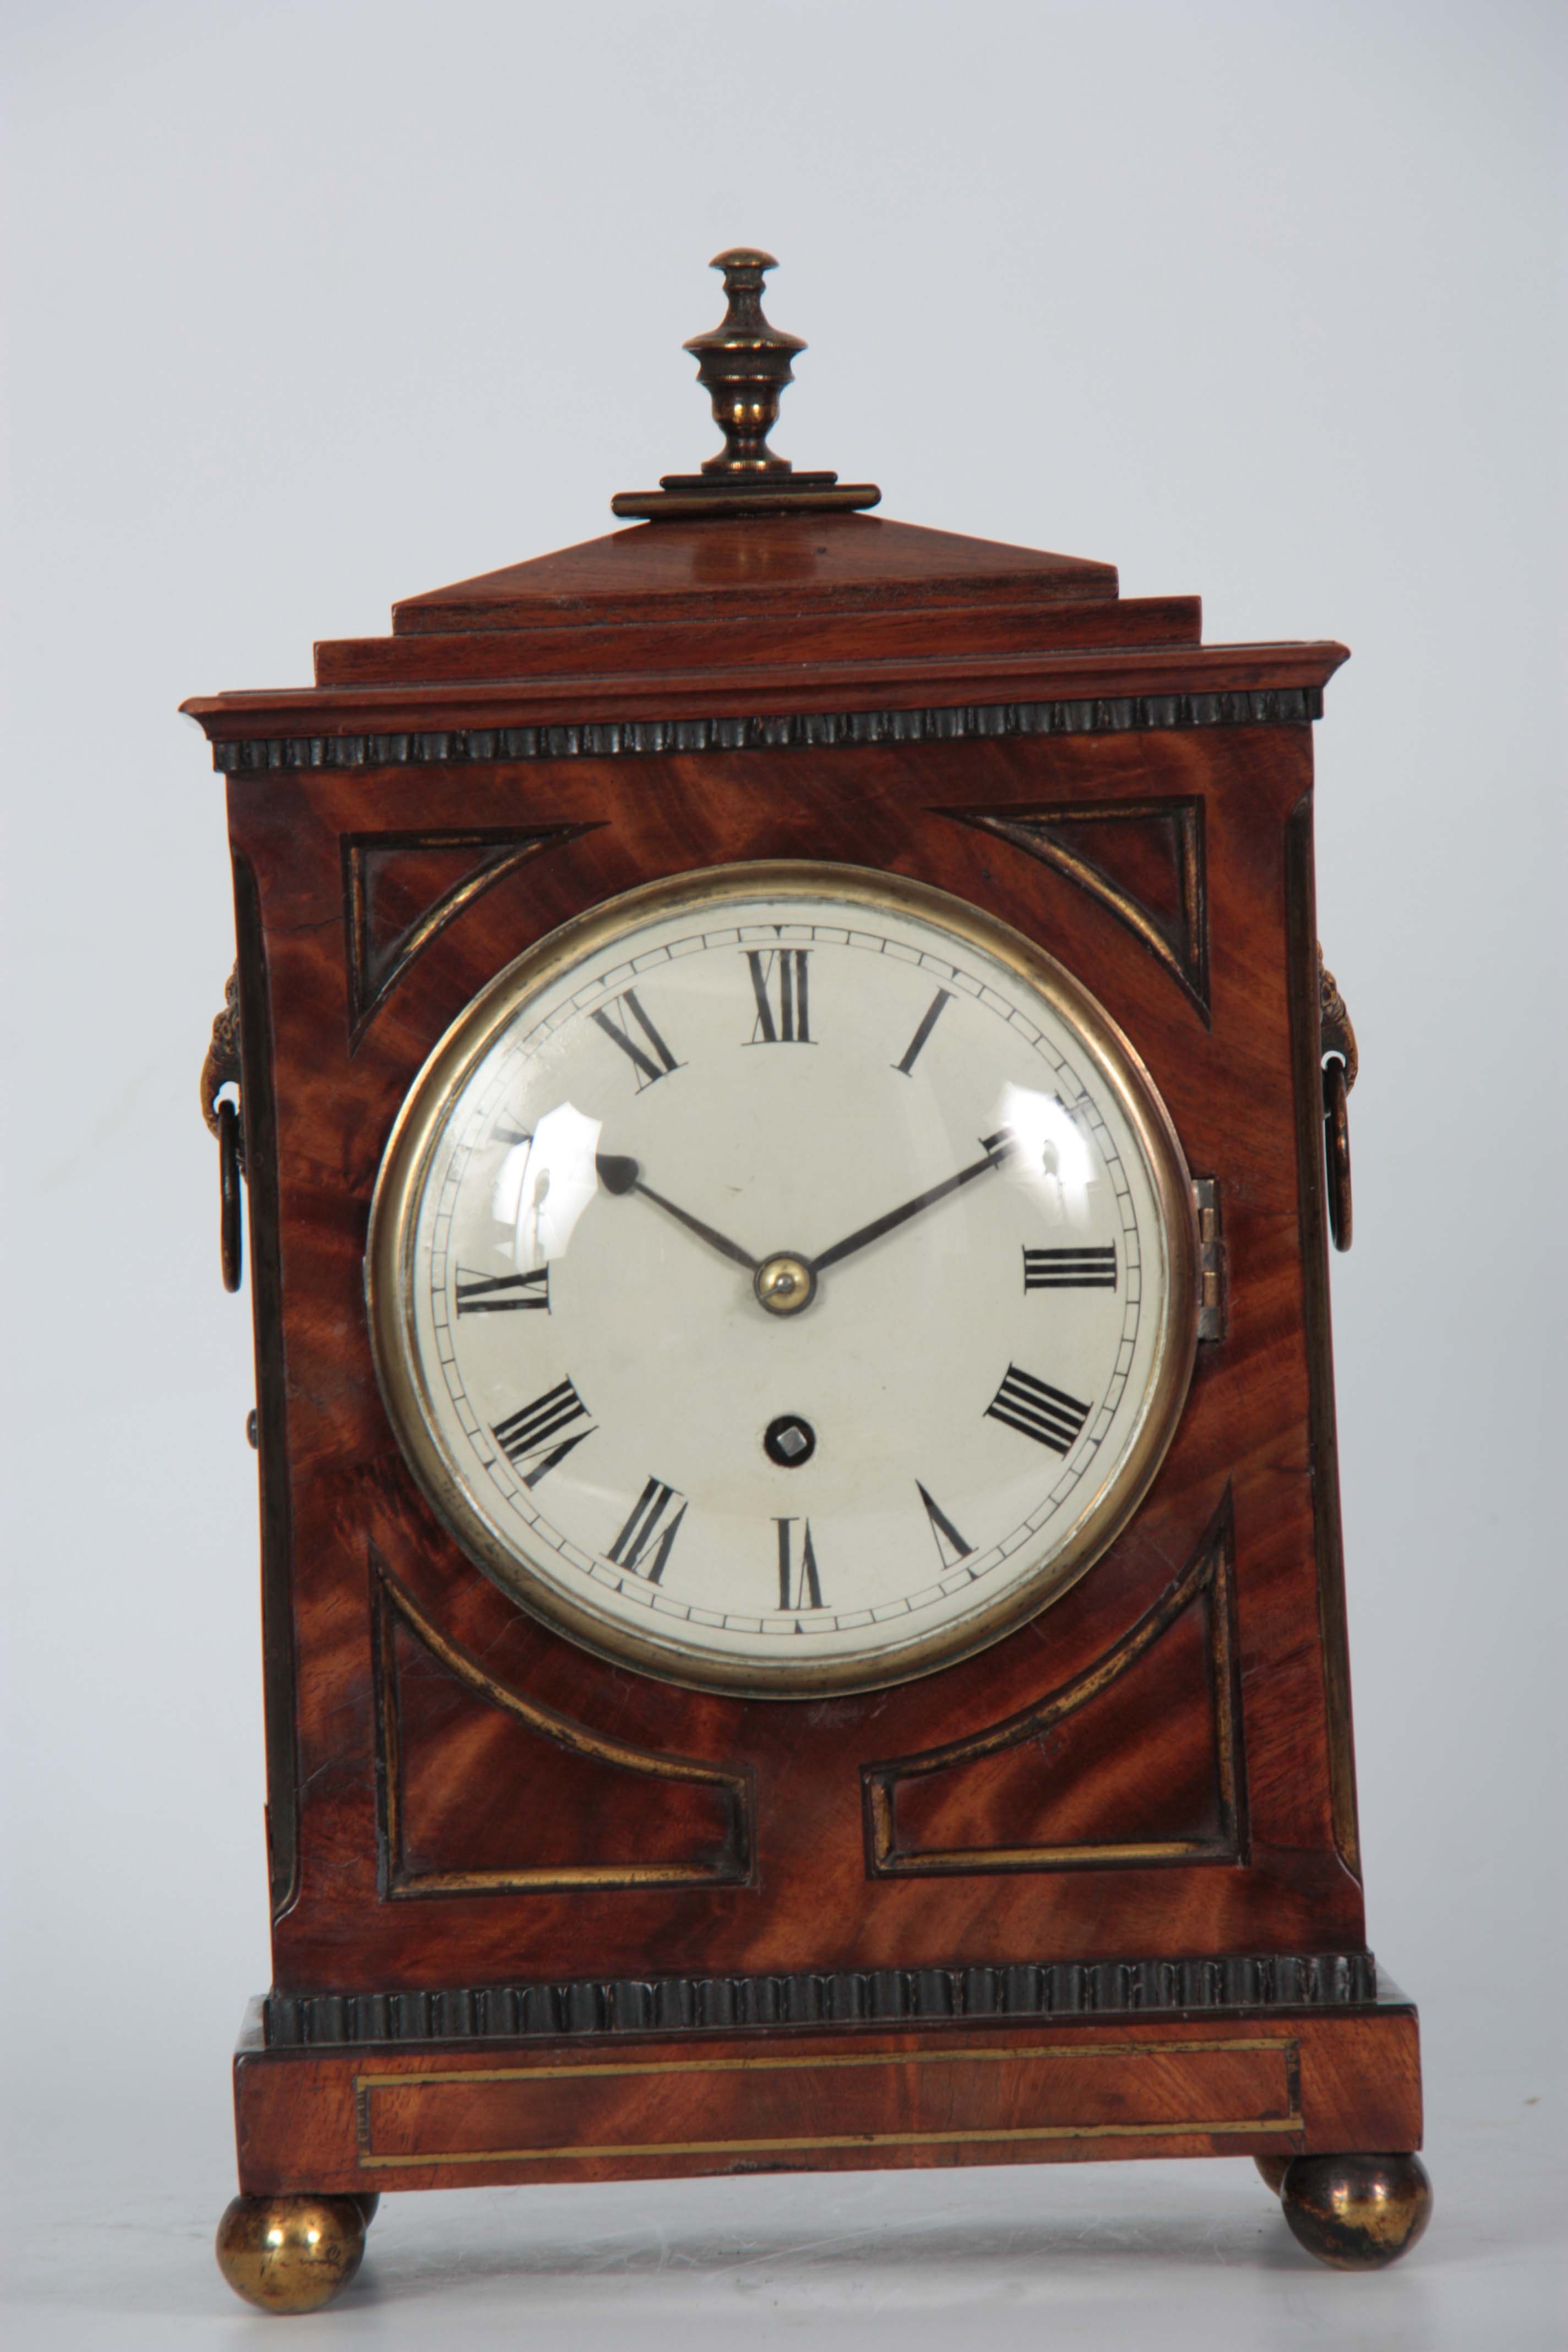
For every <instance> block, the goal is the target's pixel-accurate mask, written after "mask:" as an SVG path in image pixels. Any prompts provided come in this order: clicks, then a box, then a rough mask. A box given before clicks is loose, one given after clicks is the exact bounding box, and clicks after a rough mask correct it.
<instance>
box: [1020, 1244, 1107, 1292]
mask: <svg viewBox="0 0 1568 2352" xmlns="http://www.w3.org/2000/svg"><path fill="white" fill-rule="evenodd" d="M1024 1287H1025V1289H1026V1290H1114V1289H1115V1287H1116V1244H1115V1243H1114V1242H1107V1243H1106V1244H1105V1245H1104V1247H1103V1248H1099V1247H1096V1248H1092V1249H1026V1251H1025V1252H1024Z"/></svg>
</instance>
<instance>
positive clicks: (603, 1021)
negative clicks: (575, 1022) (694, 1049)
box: [593, 988, 685, 1095]
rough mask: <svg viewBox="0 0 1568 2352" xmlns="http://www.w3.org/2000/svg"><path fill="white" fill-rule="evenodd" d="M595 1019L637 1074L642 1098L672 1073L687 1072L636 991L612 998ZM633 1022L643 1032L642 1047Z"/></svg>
mask: <svg viewBox="0 0 1568 2352" xmlns="http://www.w3.org/2000/svg"><path fill="white" fill-rule="evenodd" d="M593 1017H594V1019H595V1021H596V1022H597V1023H598V1024H599V1027H600V1028H601V1029H602V1030H603V1031H604V1033H605V1036H606V1037H607V1038H608V1039H609V1041H610V1043H611V1045H618V1046H619V1047H620V1049H621V1051H622V1053H623V1054H624V1055H626V1059H627V1061H628V1062H630V1064H631V1066H632V1068H633V1070H634V1071H635V1072H636V1074H637V1092H638V1094H639V1095H640V1094H641V1092H642V1090H643V1088H644V1087H651V1086H654V1085H656V1084H657V1083H658V1080H659V1079H660V1078H663V1077H668V1075H669V1073H670V1071H671V1070H679V1069H682V1068H684V1066H685V1065H684V1064H683V1063H680V1062H678V1061H677V1060H676V1058H675V1055H673V1054H672V1053H671V1052H670V1050H669V1047H668V1045H666V1044H665V1042H664V1039H663V1038H662V1037H661V1036H660V1035H659V1034H658V1030H657V1029H656V1028H655V1027H654V1025H653V1023H652V1022H651V1021H650V1020H649V1019H648V1016H647V1013H646V1011H645V1010H644V1008H643V1004H642V1000H641V999H640V997H639V996H638V995H637V990H636V989H635V988H626V989H623V990H622V991H621V993H620V994H619V996H616V997H612V998H611V1000H610V1002H609V1003H608V1004H606V1005H605V1006H604V1007H603V1008H602V1010H600V1011H599V1012H597V1013H595V1014H594V1016H593ZM633 1022H635V1023H636V1024H637V1027H638V1029H640V1030H641V1032H642V1034H643V1039H644V1043H643V1045H638V1043H637V1039H636V1037H635V1036H634V1035H633V1034H632V1029H631V1024H632V1023H633ZM648 1047H651V1048H652V1052H651V1053H650V1052H648V1051H647V1048H648ZM656 1054H657V1055H658V1060H657V1061H655V1059H654V1058H653V1056H654V1055H656Z"/></svg>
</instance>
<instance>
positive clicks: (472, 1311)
mask: <svg viewBox="0 0 1568 2352" xmlns="http://www.w3.org/2000/svg"><path fill="white" fill-rule="evenodd" d="M514 1307H543V1309H544V1311H545V1313H546V1314H547V1315H548V1313H549V1312H550V1268H549V1267H548V1266H547V1265H542V1266H540V1267H539V1268H538V1269H537V1271H536V1272H535V1273H533V1274H470V1273H469V1272H468V1268H467V1266H462V1265H460V1266H459V1267H458V1314H459V1315H505V1314H507V1313H509V1312H510V1310H511V1309H512V1308H514Z"/></svg>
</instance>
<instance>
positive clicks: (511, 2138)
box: [354, 2036, 1301, 2170]
mask: <svg viewBox="0 0 1568 2352" xmlns="http://www.w3.org/2000/svg"><path fill="white" fill-rule="evenodd" d="M1297 2061H1298V2052H1297V2045H1296V2043H1295V2042H1294V2041H1291V2040H1287V2039H1284V2038H1280V2037H1273V2036H1270V2037H1268V2038H1262V2037H1259V2038H1258V2039H1256V2040H1247V2041H1236V2040H1228V2041H1224V2042H1217V2041H1191V2042H1166V2043H1165V2044H1163V2046H1162V2047H1161V2048H1159V2049H1157V2050H1156V2049H1149V2048H1147V2047H1145V2048H1142V2049H1140V2048H1139V2047H1137V2046H1136V2045H1135V2044H1131V2043H1121V2044H1118V2043H1114V2042H1111V2043H1106V2044H1101V2045H1100V2046H1099V2047H1079V2048H1065V2049H1064V2048H1055V2049H1053V2048H1048V2047H1040V2046H1037V2047H1034V2048H1030V2047H1027V2046H1025V2047H1022V2048H1020V2047H1017V2046H1014V2047H1012V2048H1008V2047H1005V2046H1002V2047H997V2048H985V2047H978V2048H976V2047H966V2048H962V2049H953V2050H949V2051H903V2052H896V2051H894V2052H879V2053H826V2052H822V2053H811V2054H809V2055H806V2054H792V2055H789V2056H780V2057H772V2056H765V2055H760V2054H759V2055H756V2056H746V2057H739V2058H708V2059H701V2058H699V2059H689V2060H687V2061H686V2062H685V2063H682V2064H679V2065H678V2066H670V2065H668V2064H665V2063H659V2062H658V2061H650V2062H638V2061H637V2060H627V2061H623V2062H620V2063H616V2062H601V2063H590V2064H584V2065H560V2064H555V2065H539V2066H498V2067H495V2068H493V2069H489V2070H484V2071H479V2070H472V2069H468V2070H462V2071H458V2070H456V2069H454V2070H453V2071H452V2072H450V2073H447V2074H422V2075H418V2076H416V2077H410V2076H409V2075H407V2074H379V2073H375V2072H374V2071H366V2072H365V2073H363V2074H358V2075H357V2076H356V2077H355V2082H354V2093H355V2112H356V2119H357V2124H358V2133H359V2146H360V2162H361V2164H362V2165H363V2167H364V2168H366V2169H367V2170H375V2169H383V2168H384V2169H388V2170H398V2169H408V2168H414V2167H420V2168H422V2167H424V2166H426V2165H429V2164H431V2163H437V2164H443V2165H447V2164H475V2165H488V2164H498V2163H506V2164H539V2163H548V2162H551V2161H554V2162H557V2163H587V2164H592V2163H601V2162H604V2161H605V2160H606V2159H612V2160H613V2159H623V2158H638V2157H648V2156H653V2155H658V2154H668V2155H670V2156H678V2157H696V2158H711V2159H719V2160H723V2159H736V2158H738V2159H742V2161H743V2160H744V2159H746V2158H768V2157H783V2158H791V2157H795V2158H804V2157H806V2156H808V2155H809V2154H810V2153H811V2152H812V2151H814V2150H816V2149H826V2148H863V2149H865V2150H867V2151H870V2150H873V2149H876V2148H879V2147H932V2148H935V2147H973V2146H975V2145H977V2144H980V2143H988V2144H989V2143H994V2144H995V2145H997V2146H998V2147H1002V2146H1005V2145H1007V2144H1009V2143H1016V2142H1020V2141H1029V2140H1052V2139H1069V2138H1107V2139H1116V2138H1126V2137H1140V2138H1142V2137H1147V2136H1148V2135H1149V2134H1150V2133H1152V2132H1154V2133H1169V2134H1172V2135H1173V2136H1174V2135H1184V2134H1188V2133H1192V2132H1204V2133H1228V2132H1255V2131H1258V2130H1260V2129H1269V2128H1273V2129H1277V2130H1280V2131H1290V2130H1295V2129H1299V2128H1300V2120H1301V2119H1300V2113H1299V2112H1298V2107H1299V2097H1298V2088H1297V2078H1298V2063H1297ZM1089 2117H1093V2118H1094V2120H1092V2121H1090V2120H1088V2118H1089ZM873 2160H874V2159H873Z"/></svg>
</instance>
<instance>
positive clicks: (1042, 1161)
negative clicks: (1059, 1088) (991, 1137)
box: [996, 1084, 1094, 1227]
mask: <svg viewBox="0 0 1568 2352" xmlns="http://www.w3.org/2000/svg"><path fill="white" fill-rule="evenodd" d="M996 1123H997V1125H998V1126H999V1127H1004V1128H1006V1129H1008V1130H1009V1131H1010V1132H1011V1133H1012V1134H1013V1135H1015V1136H1016V1138H1017V1143H1018V1148H1017V1150H1016V1152H1015V1153H1014V1154H1013V1155H1012V1156H1011V1157H1010V1158H1009V1160H1008V1162H1007V1165H1008V1167H1009V1168H1010V1169H1011V1170H1012V1171H1014V1172H1015V1173H1016V1174H1017V1175H1019V1176H1022V1178H1023V1179H1024V1181H1025V1182H1026V1184H1027V1185H1028V1186H1029V1187H1030V1189H1031V1190H1032V1191H1034V1192H1038V1193H1040V1194H1042V1195H1043V1197H1044V1199H1045V1201H1046V1203H1047V1207H1048V1208H1049V1210H1050V1213H1051V1214H1052V1216H1053V1217H1054V1218H1055V1219H1056V1220H1057V1222H1058V1223H1061V1224H1066V1225H1077V1226H1080V1227H1081V1226H1085V1225H1087V1224H1088V1223H1089V1187H1090V1185H1091V1183H1092V1182H1093V1180H1094V1167H1093V1161H1092V1160H1091V1159H1090V1156H1089V1145H1088V1143H1087V1142H1086V1141H1085V1139H1084V1138H1083V1137H1082V1136H1081V1135H1080V1134H1079V1129H1078V1125H1077V1122H1076V1120H1075V1119H1074V1118H1073V1115H1072V1113H1071V1112H1070V1111H1069V1110H1068V1108H1067V1106H1066V1105H1065V1104H1064V1103H1063V1102H1062V1101H1061V1100H1060V1098H1059V1097H1058V1096H1056V1095H1047V1094H1039V1093H1037V1091H1036V1090H1035V1088H1034V1087H1018V1086H1014V1085H1012V1084H1008V1085H1006V1086H1005V1087H1003V1089H1002V1094H1001V1098H1000V1106H999V1111H998V1117H997V1122H996Z"/></svg>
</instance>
